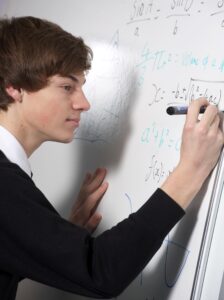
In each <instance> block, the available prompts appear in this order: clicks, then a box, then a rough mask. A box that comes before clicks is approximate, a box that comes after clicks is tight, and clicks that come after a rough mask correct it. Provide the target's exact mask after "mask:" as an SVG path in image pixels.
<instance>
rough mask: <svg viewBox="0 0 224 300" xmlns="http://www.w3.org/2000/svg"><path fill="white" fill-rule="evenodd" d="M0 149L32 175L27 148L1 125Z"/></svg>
mask: <svg viewBox="0 0 224 300" xmlns="http://www.w3.org/2000/svg"><path fill="white" fill-rule="evenodd" d="M0 150H1V151H2V152H3V153H4V154H5V156H6V157H7V158H8V159H9V160H10V161H11V162H12V163H15V164H17V165H18V166H19V167H20V168H21V169H22V170H23V171H24V172H26V173H27V174H28V175H29V176H30V177H31V176H32V172H31V168H30V163H29V160H28V157H27V155H26V152H25V150H24V149H23V147H22V145H21V144H20V143H19V141H18V140H17V139H16V138H15V136H14V135H12V134H11V133H10V132H9V131H8V130H7V129H6V128H4V127H3V126H1V125H0Z"/></svg>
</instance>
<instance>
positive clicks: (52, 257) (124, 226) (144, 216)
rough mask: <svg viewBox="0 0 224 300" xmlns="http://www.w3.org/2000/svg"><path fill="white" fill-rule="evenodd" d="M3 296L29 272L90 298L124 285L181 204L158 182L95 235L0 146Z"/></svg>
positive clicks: (0, 293) (0, 273) (10, 298)
mask: <svg viewBox="0 0 224 300" xmlns="http://www.w3.org/2000/svg"><path fill="white" fill-rule="evenodd" d="M0 190H1V197H0V299H1V300H13V299H15V296H16V290H17V285H18V282H19V281H20V280H21V279H23V278H30V279H32V280H36V281H39V282H41V283H44V284H47V285H50V286H53V287H56V288H59V289H62V290H66V291H69V292H73V293H77V294H81V295H86V296H88V297H95V298H111V297H115V296H117V295H118V294H119V293H121V292H122V291H123V290H124V289H125V288H126V287H127V286H128V285H129V284H130V283H131V281H132V280H133V279H134V278H135V277H136V276H137V275H138V274H139V273H140V272H141V270H142V269H143V268H144V267H145V266H146V264H147V263H148V262H149V260H150V259H151V258H152V256H153V255H154V254H155V252H156V251H157V250H158V249H159V247H160V245H161V243H162V241H163V239H164V238H165V236H166V235H167V233H168V232H169V231H170V230H171V229H172V227H173V226H174V225H175V224H176V223H177V222H178V220H179V219H180V218H181V217H182V216H183V215H184V211H183V210H182V209H181V208H180V207H179V206H178V205H177V204H176V203H175V202H174V201H173V200H172V199H171V198H169V197H168V196H167V195H166V194H165V193H164V192H163V191H162V190H160V189H158V190H157V191H156V192H155V193H154V194H153V195H152V196H151V198H150V199H149V200H148V201H147V202H146V203H145V204H144V205H143V206H142V207H141V208H140V209H139V210H138V211H137V212H136V213H133V214H131V215H130V216H129V217H128V218H127V219H125V220H124V221H122V222H120V223H119V224H117V225H116V226H114V227H113V228H112V229H110V230H107V231H105V232H104V233H102V234H101V235H99V236H98V237H96V238H94V237H92V236H91V235H90V234H89V233H88V232H87V231H86V230H85V229H83V228H81V227H78V226H75V225H73V224H71V223H70V222H68V221H66V220H65V219H63V218H62V217H61V216H60V215H59V214H58V213H57V211H56V210H55V209H54V208H53V206H52V205H51V204H50V203H49V201H48V200H47V199H46V198H45V196H44V195H43V194H42V193H41V191H40V190H39V189H38V188H37V187H36V186H35V184H34V183H33V181H32V179H31V178H30V177H29V176H28V175H27V174H26V173H25V172H24V171H23V170H21V169H20V167H18V166H17V165H16V164H13V163H11V162H9V161H8V160H7V158H6V157H5V156H4V154H3V153H2V152H0Z"/></svg>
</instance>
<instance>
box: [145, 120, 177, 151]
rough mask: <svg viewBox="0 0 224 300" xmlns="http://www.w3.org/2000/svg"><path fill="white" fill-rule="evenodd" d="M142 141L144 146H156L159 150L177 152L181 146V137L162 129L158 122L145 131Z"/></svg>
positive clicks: (164, 128) (167, 129)
mask: <svg viewBox="0 0 224 300" xmlns="http://www.w3.org/2000/svg"><path fill="white" fill-rule="evenodd" d="M140 141H141V143H142V144H154V145H155V146H156V147H157V148H158V149H160V148H166V149H172V150H174V151H177V152H179V151H180V146H181V137H176V136H175V135H174V134H173V133H172V131H171V130H170V129H169V128H167V127H160V126H159V124H158V123H156V122H152V124H151V125H150V126H149V127H146V128H144V129H143V131H142V135H141V137H140Z"/></svg>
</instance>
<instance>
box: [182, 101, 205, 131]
mask: <svg viewBox="0 0 224 300" xmlns="http://www.w3.org/2000/svg"><path fill="white" fill-rule="evenodd" d="M208 104H209V103H208V101H207V100H206V98H199V99H197V100H193V101H192V102H191V104H190V105H189V107H188V112H187V116H186V122H185V124H187V125H190V126H191V125H194V124H195V123H197V121H198V115H199V112H200V108H201V107H202V106H207V105H208Z"/></svg>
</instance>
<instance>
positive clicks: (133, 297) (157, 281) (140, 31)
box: [4, 0, 224, 300]
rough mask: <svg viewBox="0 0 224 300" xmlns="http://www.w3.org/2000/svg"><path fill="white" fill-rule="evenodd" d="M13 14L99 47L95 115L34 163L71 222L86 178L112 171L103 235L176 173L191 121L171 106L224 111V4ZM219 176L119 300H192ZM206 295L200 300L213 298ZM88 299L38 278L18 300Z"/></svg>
mask: <svg viewBox="0 0 224 300" xmlns="http://www.w3.org/2000/svg"><path fill="white" fill-rule="evenodd" d="M4 13H6V14H7V15H8V16H21V15H33V16H37V17H42V18H46V19H49V20H51V21H54V22H57V23H59V24H60V25H61V26H62V27H63V28H64V29H65V30H68V31H70V32H72V33H73V34H74V35H80V36H82V37H84V39H85V41H86V43H87V44H89V45H90V46H91V47H92V49H93V51H94V61H93V68H92V71H91V72H90V74H89V75H88V76H87V84H86V87H85V89H86V94H87V96H88V98H89V100H90V102H91V104H92V109H91V111H90V112H88V113H86V116H85V117H83V119H82V126H81V128H80V129H79V131H78V132H77V134H76V136H75V139H74V141H73V142H72V143H71V144H70V145H57V144H55V143H46V144H45V145H43V146H42V147H41V148H40V149H39V151H38V152H37V153H35V154H34V155H33V157H32V158H31V164H32V169H33V172H34V180H35V182H36V183H37V185H38V186H39V187H40V188H41V190H42V191H43V192H44V193H45V195H46V196H47V197H48V198H49V200H50V201H51V202H52V203H53V205H55V207H56V208H57V209H58V210H59V211H60V212H61V213H62V215H64V216H66V215H67V214H68V211H69V207H70V206H71V204H72V199H74V198H75V194H76V193H77V192H78V188H79V185H80V183H81V179H82V177H83V176H84V174H85V172H86V171H87V170H89V169H90V170H94V168H96V167H98V166H105V167H107V168H108V181H109V183H110V187H109V190H108V192H107V194H106V196H105V198H104V201H103V203H102V205H101V207H100V210H101V211H102V214H103V221H102V224H101V225H100V228H99V230H98V233H100V232H101V231H103V230H105V229H107V228H110V227H111V226H113V225H114V224H116V223H117V222H118V221H120V220H122V219H123V218H125V217H127V215H128V214H129V213H131V212H132V211H135V210H137V209H138V208H139V207H140V206H141V205H142V204H143V203H144V202H145V201H146V200H147V199H148V197H149V196H150V195H151V194H152V193H153V192H154V190H155V189H156V188H157V187H158V186H160V185H161V184H162V182H163V181H164V179H165V178H166V177H167V176H168V174H169V173H170V172H171V171H172V170H173V168H174V167H175V165H176V163H177V161H178V157H179V150H180V141H181V131H182V127H183V123H184V117H181V116H175V117H171V116H168V115H167V114H166V112H165V111H166V107H167V106H168V105H169V104H171V103H175V104H176V103H184V104H188V103H189V102H190V101H191V99H193V98H197V97H199V96H207V97H208V99H209V100H210V102H212V103H215V104H219V107H220V109H223V108H224V102H223V101H224V100H223V91H224V89H223V87H224V76H223V75H224V44H223V37H224V1H221V0H210V1H203V0H201V1H196V0H183V1H176V0H167V1H162V0H157V1H156V0H154V1H153V0H141V1H140V0H113V1H112V0H110V1H109V0H66V1H59V0H38V1H34V0H20V1H19V2H18V1H16V0H8V1H7V7H6V8H5V11H4ZM215 175H216V174H215V172H214V173H213V176H212V178H210V181H208V182H206V184H205V185H204V187H203V189H202V191H201V193H200V194H199V195H198V197H197V199H196V201H195V202H194V203H193V205H191V207H189V209H188V211H187V215H186V216H185V217H184V219H183V220H182V221H181V222H180V223H179V224H178V226H176V228H175V229H174V230H173V231H172V232H171V233H170V234H169V235H168V236H167V237H166V239H165V240H164V242H163V244H162V246H161V248H160V250H159V251H158V253H157V255H156V256H155V258H154V259H153V260H152V261H151V262H150V264H149V265H148V266H147V267H146V269H145V270H144V271H143V272H142V273H141V274H140V275H139V276H138V277H137V278H136V280H135V281H134V282H133V283H132V284H131V285H130V287H128V288H127V289H126V290H125V291H124V293H123V294H122V295H121V296H119V297H118V298H117V299H118V300H179V299H184V300H188V299H191V295H192V289H193V286H194V282H195V275H196V269H197V264H198V261H199V258H200V257H201V256H200V254H199V253H200V249H201V246H202V244H203V243H202V242H203V241H202V237H203V236H204V237H206V234H205V231H206V222H207V220H208V219H207V217H208V215H209V214H208V212H209V207H210V202H211V198H212V195H218V194H219V192H220V191H221V188H222V181H223V180H222V178H220V181H219V184H218V186H216V190H214V189H213V188H214V186H215V185H214V181H215ZM212 202H213V203H215V204H216V203H219V199H217V198H214V199H213V200H212ZM222 205H223V203H221V204H220V207H223V206H222ZM215 207H217V205H215ZM212 209H213V207H211V210H212ZM211 210H210V212H211V213H212V211H211ZM220 213H221V212H220ZM207 225H208V224H207ZM216 228H217V227H216V226H215V230H216ZM215 232H216V231H215ZM217 233H219V232H217ZM214 236H215V235H214ZM204 242H206V241H204ZM222 246H223V245H222ZM220 247H221V246H220ZM209 249H210V248H209ZM209 249H208V250H209ZM207 255H209V251H208V253H207ZM220 255H221V253H220ZM221 256H222V255H221ZM207 258H208V257H207ZM203 263H204V261H202V265H203ZM209 270H210V269H209V268H207V269H206V274H205V281H204V278H203V280H202V281H200V282H203V286H202V287H201V288H202V290H203V291H204V283H206V285H207V289H212V284H211V283H210V282H209V280H208V282H207V281H206V280H207V279H206V278H208V279H209V275H210V274H207V272H210V271H209ZM199 271H200V270H199ZM199 274H201V273H200V272H199ZM214 280H216V279H215V278H214ZM208 285H211V286H208ZM220 285H221V278H220ZM203 291H202V295H203ZM198 297H199V296H198ZM203 297H204V298H195V299H197V300H199V299H201V300H207V299H209V298H205V296H203ZM217 297H218V293H217ZM81 298H82V297H79V296H76V295H71V294H69V293H65V292H61V291H58V290H56V289H53V288H49V287H45V286H43V285H39V284H37V283H33V282H31V281H28V280H26V281H24V282H23V283H22V284H21V285H20V288H19V291H18V296H17V300H28V299H29V300H30V299H32V300H40V299H41V300H42V299H48V300H53V299H54V300H59V299H63V300H64V299H66V300H71V299H81ZM82 299H83V298H82ZM210 299H212V300H216V299H217V300H218V298H210ZM210 299H209V300H210ZM219 300H220V299H219Z"/></svg>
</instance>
